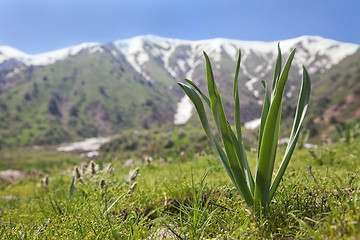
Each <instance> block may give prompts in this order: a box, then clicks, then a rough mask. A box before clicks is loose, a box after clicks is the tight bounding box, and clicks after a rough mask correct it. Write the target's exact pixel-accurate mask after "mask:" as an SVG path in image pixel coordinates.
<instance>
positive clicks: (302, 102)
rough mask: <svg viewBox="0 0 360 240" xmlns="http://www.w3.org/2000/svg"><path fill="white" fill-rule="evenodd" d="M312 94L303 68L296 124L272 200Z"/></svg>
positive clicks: (271, 190) (308, 78)
mask: <svg viewBox="0 0 360 240" xmlns="http://www.w3.org/2000/svg"><path fill="white" fill-rule="evenodd" d="M310 92H311V82H310V77H309V74H308V72H307V71H306V69H305V68H304V67H303V80H302V85H301V90H300V95H299V100H298V104H297V108H296V113H295V119H294V124H293V127H292V130H291V134H290V140H289V143H288V145H287V148H286V151H285V154H284V157H283V160H282V162H281V165H280V168H279V170H278V172H277V174H276V176H275V179H274V182H273V184H272V186H271V189H270V196H269V198H270V200H271V199H272V198H273V196H274V194H275V192H276V189H277V188H278V186H279V183H280V181H281V179H282V177H283V175H284V173H285V170H286V168H287V166H288V164H289V161H290V158H291V156H292V153H293V152H294V149H295V146H296V142H297V139H298V137H299V134H300V129H301V125H302V123H303V121H304V118H305V114H306V111H307V108H308V103H309V100H310Z"/></svg>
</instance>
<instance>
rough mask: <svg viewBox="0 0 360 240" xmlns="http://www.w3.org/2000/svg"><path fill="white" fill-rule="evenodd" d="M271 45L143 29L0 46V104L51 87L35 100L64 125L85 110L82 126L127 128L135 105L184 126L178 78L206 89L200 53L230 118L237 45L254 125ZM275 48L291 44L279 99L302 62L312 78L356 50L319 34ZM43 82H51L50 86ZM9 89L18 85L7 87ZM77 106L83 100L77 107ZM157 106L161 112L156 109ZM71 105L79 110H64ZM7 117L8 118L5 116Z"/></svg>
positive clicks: (295, 80) (292, 87)
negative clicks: (104, 37) (28, 47)
mask: <svg viewBox="0 0 360 240" xmlns="http://www.w3.org/2000/svg"><path fill="white" fill-rule="evenodd" d="M277 44H278V42H256V41H241V40H233V39H221V38H218V39H209V40H200V41H189V40H181V39H169V38H162V37H158V36H152V35H146V36H138V37H134V38H130V39H125V40H118V41H115V42H113V43H108V44H100V43H84V44H81V45H78V46H72V47H69V48H64V49H60V50H56V51H52V52H47V53H42V54H36V55H29V54H26V53H23V52H21V51H18V50H16V49H14V48H11V47H8V46H0V92H3V94H2V95H1V94H0V104H3V103H2V102H6V99H11V98H12V99H13V101H14V98H15V97H14V93H13V92H19V93H21V94H23V93H24V92H25V93H26V94H25V96H21V97H18V99H19V100H18V101H23V99H26V101H27V102H26V104H30V103H31V101H35V100H36V99H37V98H36V97H35V95H36V96H37V97H38V98H40V97H39V96H40V95H41V94H40V95H39V94H38V92H42V91H44V95H46V94H45V93H46V92H50V93H51V95H49V94H47V95H46V96H47V97H46V99H41V102H48V107H47V108H48V109H47V110H46V107H44V108H43V109H42V110H41V111H42V113H43V112H46V111H50V112H52V114H53V115H54V116H55V117H57V118H62V120H61V121H60V123H61V124H65V125H66V124H70V122H71V121H72V120H73V118H74V117H75V116H78V117H79V118H80V115H81V114H84V115H86V116H88V118H87V120H86V121H89V123H88V124H92V126H98V127H97V128H99V129H100V128H101V129H103V130H101V129H100V130H99V132H98V133H101V132H105V133H112V132H114V131H115V132H116V131H117V130H116V129H121V126H122V125H123V126H124V127H125V126H126V127H129V126H132V125H134V124H139V123H138V122H136V123H135V122H134V121H135V120H134V119H135V118H134V119H133V118H130V117H125V116H128V115H131V116H132V115H133V114H135V112H134V111H133V109H134V108H138V110H136V111H140V109H143V108H146V109H147V110H146V111H147V112H148V114H143V115H142V117H141V118H139V119H137V118H136V119H137V120H136V121H140V122H141V123H140V124H143V125H144V126H150V125H152V123H153V122H154V121H155V122H158V123H159V124H163V123H165V122H168V121H169V119H171V122H173V123H175V124H182V123H185V122H187V121H189V119H191V117H192V112H193V109H192V104H191V102H190V101H189V99H188V98H187V97H185V96H184V93H183V92H182V90H181V89H180V88H179V87H178V86H177V85H176V83H177V82H178V81H182V80H183V79H184V78H188V79H191V80H193V81H194V82H195V83H196V84H198V85H199V87H200V88H201V89H203V90H205V88H206V74H205V61H204V57H203V51H205V52H206V53H207V54H208V55H209V57H210V60H211V62H212V66H213V71H214V77H215V80H216V82H217V84H218V87H219V90H220V92H221V94H222V96H223V98H224V99H223V102H224V103H225V111H226V112H227V113H228V115H229V117H230V118H231V114H232V105H231V102H232V82H233V78H234V71H235V64H236V60H237V56H238V51H239V49H241V58H242V61H241V66H240V75H239V78H240V81H239V91H240V101H241V114H242V120H243V122H251V123H254V124H247V125H246V126H250V125H251V126H256V124H255V123H257V122H258V121H257V120H256V119H257V118H258V117H259V115H260V112H261V108H262V105H261V104H262V100H263V93H264V90H263V87H262V85H261V83H260V81H261V80H265V81H268V83H269V82H270V81H271V80H272V77H273V71H274V70H273V67H274V63H275V60H276V56H277ZM280 47H281V50H282V53H283V62H285V60H286V58H287V56H288V55H289V53H290V51H291V50H292V49H294V48H296V54H295V58H294V61H293V64H292V68H291V71H290V75H289V81H288V84H287V87H286V89H285V97H286V98H289V99H291V98H292V96H293V93H297V91H298V89H299V85H300V77H301V76H300V75H301V71H302V65H304V66H305V67H306V68H307V69H308V71H309V73H310V75H311V77H312V78H314V77H316V76H317V75H318V74H319V73H322V72H324V71H325V70H327V69H330V68H331V67H332V66H334V65H336V64H338V63H339V62H340V61H341V60H343V59H344V58H345V57H347V56H349V55H352V54H354V53H355V52H356V51H358V50H359V49H360V46H359V45H357V44H352V43H342V42H338V41H334V40H331V39H325V38H322V37H318V36H301V37H298V38H294V39H289V40H282V41H280ZM61 79H62V81H60V80H61ZM69 79H70V80H69ZM31 84H33V86H32V85H31ZM49 86H51V87H52V88H51V89H49ZM29 87H31V88H34V89H33V92H32V93H30V92H29V90H26V89H28V88H29ZM15 88H17V89H19V90H17V91H15V90H14V91H12V90H11V89H15ZM42 88H44V90H41V89H42ZM20 89H21V90H20ZM82 89H83V90H82ZM115 89H116V91H115ZM11 91H12V92H11ZM82 91H83V93H81V92H82ZM86 91H90V92H91V95H87V92H86ZM79 92H80V93H81V94H82V95H81V94H80V93H79ZM35 93H36V94H35ZM145 93H146V94H145ZM71 94H73V95H71ZM98 94H99V95H98ZM33 95H34V96H33ZM2 96H3V97H2ZM89 96H90V97H89ZM124 98H125V99H124ZM74 99H75V100H74ZM109 99H111V101H110V100H109ZM154 99H156V101H154ZM39 101H40V99H39ZM109 101H110V102H109ZM131 101H132V102H131ZM41 102H39V104H40V103H41ZM22 104H23V103H18V104H15V103H14V106H7V105H9V104H3V105H4V106H2V108H4V109H11V108H14V109H16V108H18V109H20V107H19V106H21V105H22ZM56 104H57V105H56ZM76 104H82V107H77V106H76ZM109 106H111V108H110V107H109ZM155 106H156V107H155ZM160 106H161V107H162V108H164V109H166V110H162V109H160ZM165 106H166V107H165ZM32 107H33V106H32ZM30 108H31V107H30ZM49 109H50V110H49ZM73 109H75V110H77V112H76V111H75V110H74V112H71V113H69V111H70V110H73ZM19 111H20V110H19ZM141 111H143V110H141ZM155 112H156V114H155ZM19 114H22V112H21V111H20V112H18V113H13V115H15V116H17V115H19ZM169 114H171V115H170V116H168V115H169ZM6 116H7V117H9V119H12V118H11V116H10V115H9V114H8V115H6ZM34 116H35V115H34ZM89 116H90V117H89ZM0 117H1V116H0ZM64 118H65V119H64ZM84 119H85V118H84ZM88 119H90V120H91V119H93V121H92V120H91V121H92V122H91V121H90V120H88ZM149 119H150V120H149ZM70 120H71V121H70ZM253 120H254V121H253ZM10 121H11V120H9V122H10ZM38 121H39V122H41V121H43V120H41V121H40V120H38ZM84 121H85V120H83V122H84ZM39 124H40V123H39ZM41 124H45V123H41ZM71 124H74V123H71ZM71 124H70V125H71ZM114 124H116V125H114ZM34 125H35V123H34ZM70 125H69V126H66V127H64V129H65V130H66V129H67V128H68V127H70ZM119 126H120V127H119ZM251 126H250V127H251ZM87 129H89V128H87ZM65 130H64V131H65ZM96 132H97V131H95V130H94V133H96ZM0 134H1V133H0ZM91 136H92V135H91Z"/></svg>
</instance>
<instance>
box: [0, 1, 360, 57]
mask: <svg viewBox="0 0 360 240" xmlns="http://www.w3.org/2000/svg"><path fill="white" fill-rule="evenodd" d="M144 34H153V35H158V36H162V37H169V38H180V39H188V40H200V39H209V38H217V37H222V38H232V39H241V40H259V41H278V40H283V39H288V38H294V37H298V36H301V35H319V36H323V37H326V38H331V39H335V40H338V41H343V42H352V43H357V44H360V1H359V0H273V1H268V0H217V1H215V0H207V1H206V0H0V45H9V46H12V47H15V48H17V49H19V50H21V51H24V52H26V53H29V54H35V53H41V52H45V51H50V50H55V49H59V48H63V47H67V46H71V45H76V44H80V43H83V42H101V43H108V42H112V41H115V40H117V39H124V38H130V37H134V36H137V35H144Z"/></svg>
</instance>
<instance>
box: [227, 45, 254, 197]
mask: <svg viewBox="0 0 360 240" xmlns="http://www.w3.org/2000/svg"><path fill="white" fill-rule="evenodd" d="M240 62H241V50H240V49H239V56H238V61H237V64H236V70H235V77H234V93H233V97H234V121H235V127H236V132H237V139H236V137H232V140H233V142H235V141H236V142H237V144H236V145H237V146H236V148H235V150H237V151H236V153H237V155H238V158H239V159H240V161H241V166H242V168H243V169H244V173H245V177H246V182H247V183H248V186H249V188H250V190H251V193H252V194H254V189H255V183H254V179H253V177H252V174H251V170H250V168H249V164H248V161H247V158H246V152H245V146H244V142H243V140H242V133H241V119H240V97H239V70H240ZM229 127H230V126H229ZM230 132H232V131H231V128H230Z"/></svg>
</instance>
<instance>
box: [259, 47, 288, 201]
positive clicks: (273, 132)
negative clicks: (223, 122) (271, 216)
mask: <svg viewBox="0 0 360 240" xmlns="http://www.w3.org/2000/svg"><path fill="white" fill-rule="evenodd" d="M294 54H295V49H294V50H293V51H292V52H291V54H290V56H289V58H288V60H287V62H286V64H285V67H284V70H283V71H282V73H281V76H280V78H279V81H278V83H277V86H276V92H275V95H274V98H273V100H272V102H271V105H270V108H269V113H268V116H267V118H266V123H265V126H264V133H263V137H262V140H261V148H260V153H259V161H258V166H257V172H256V180H255V181H256V184H255V196H254V197H255V202H257V203H261V204H262V205H265V204H267V203H268V202H269V190H270V184H271V179H272V172H273V169H274V162H275V156H276V149H277V143H278V136H279V126H280V118H281V105H282V98H283V93H284V88H285V84H286V82H287V79H288V74H289V70H290V66H291V63H292V60H293V58H294Z"/></svg>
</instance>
